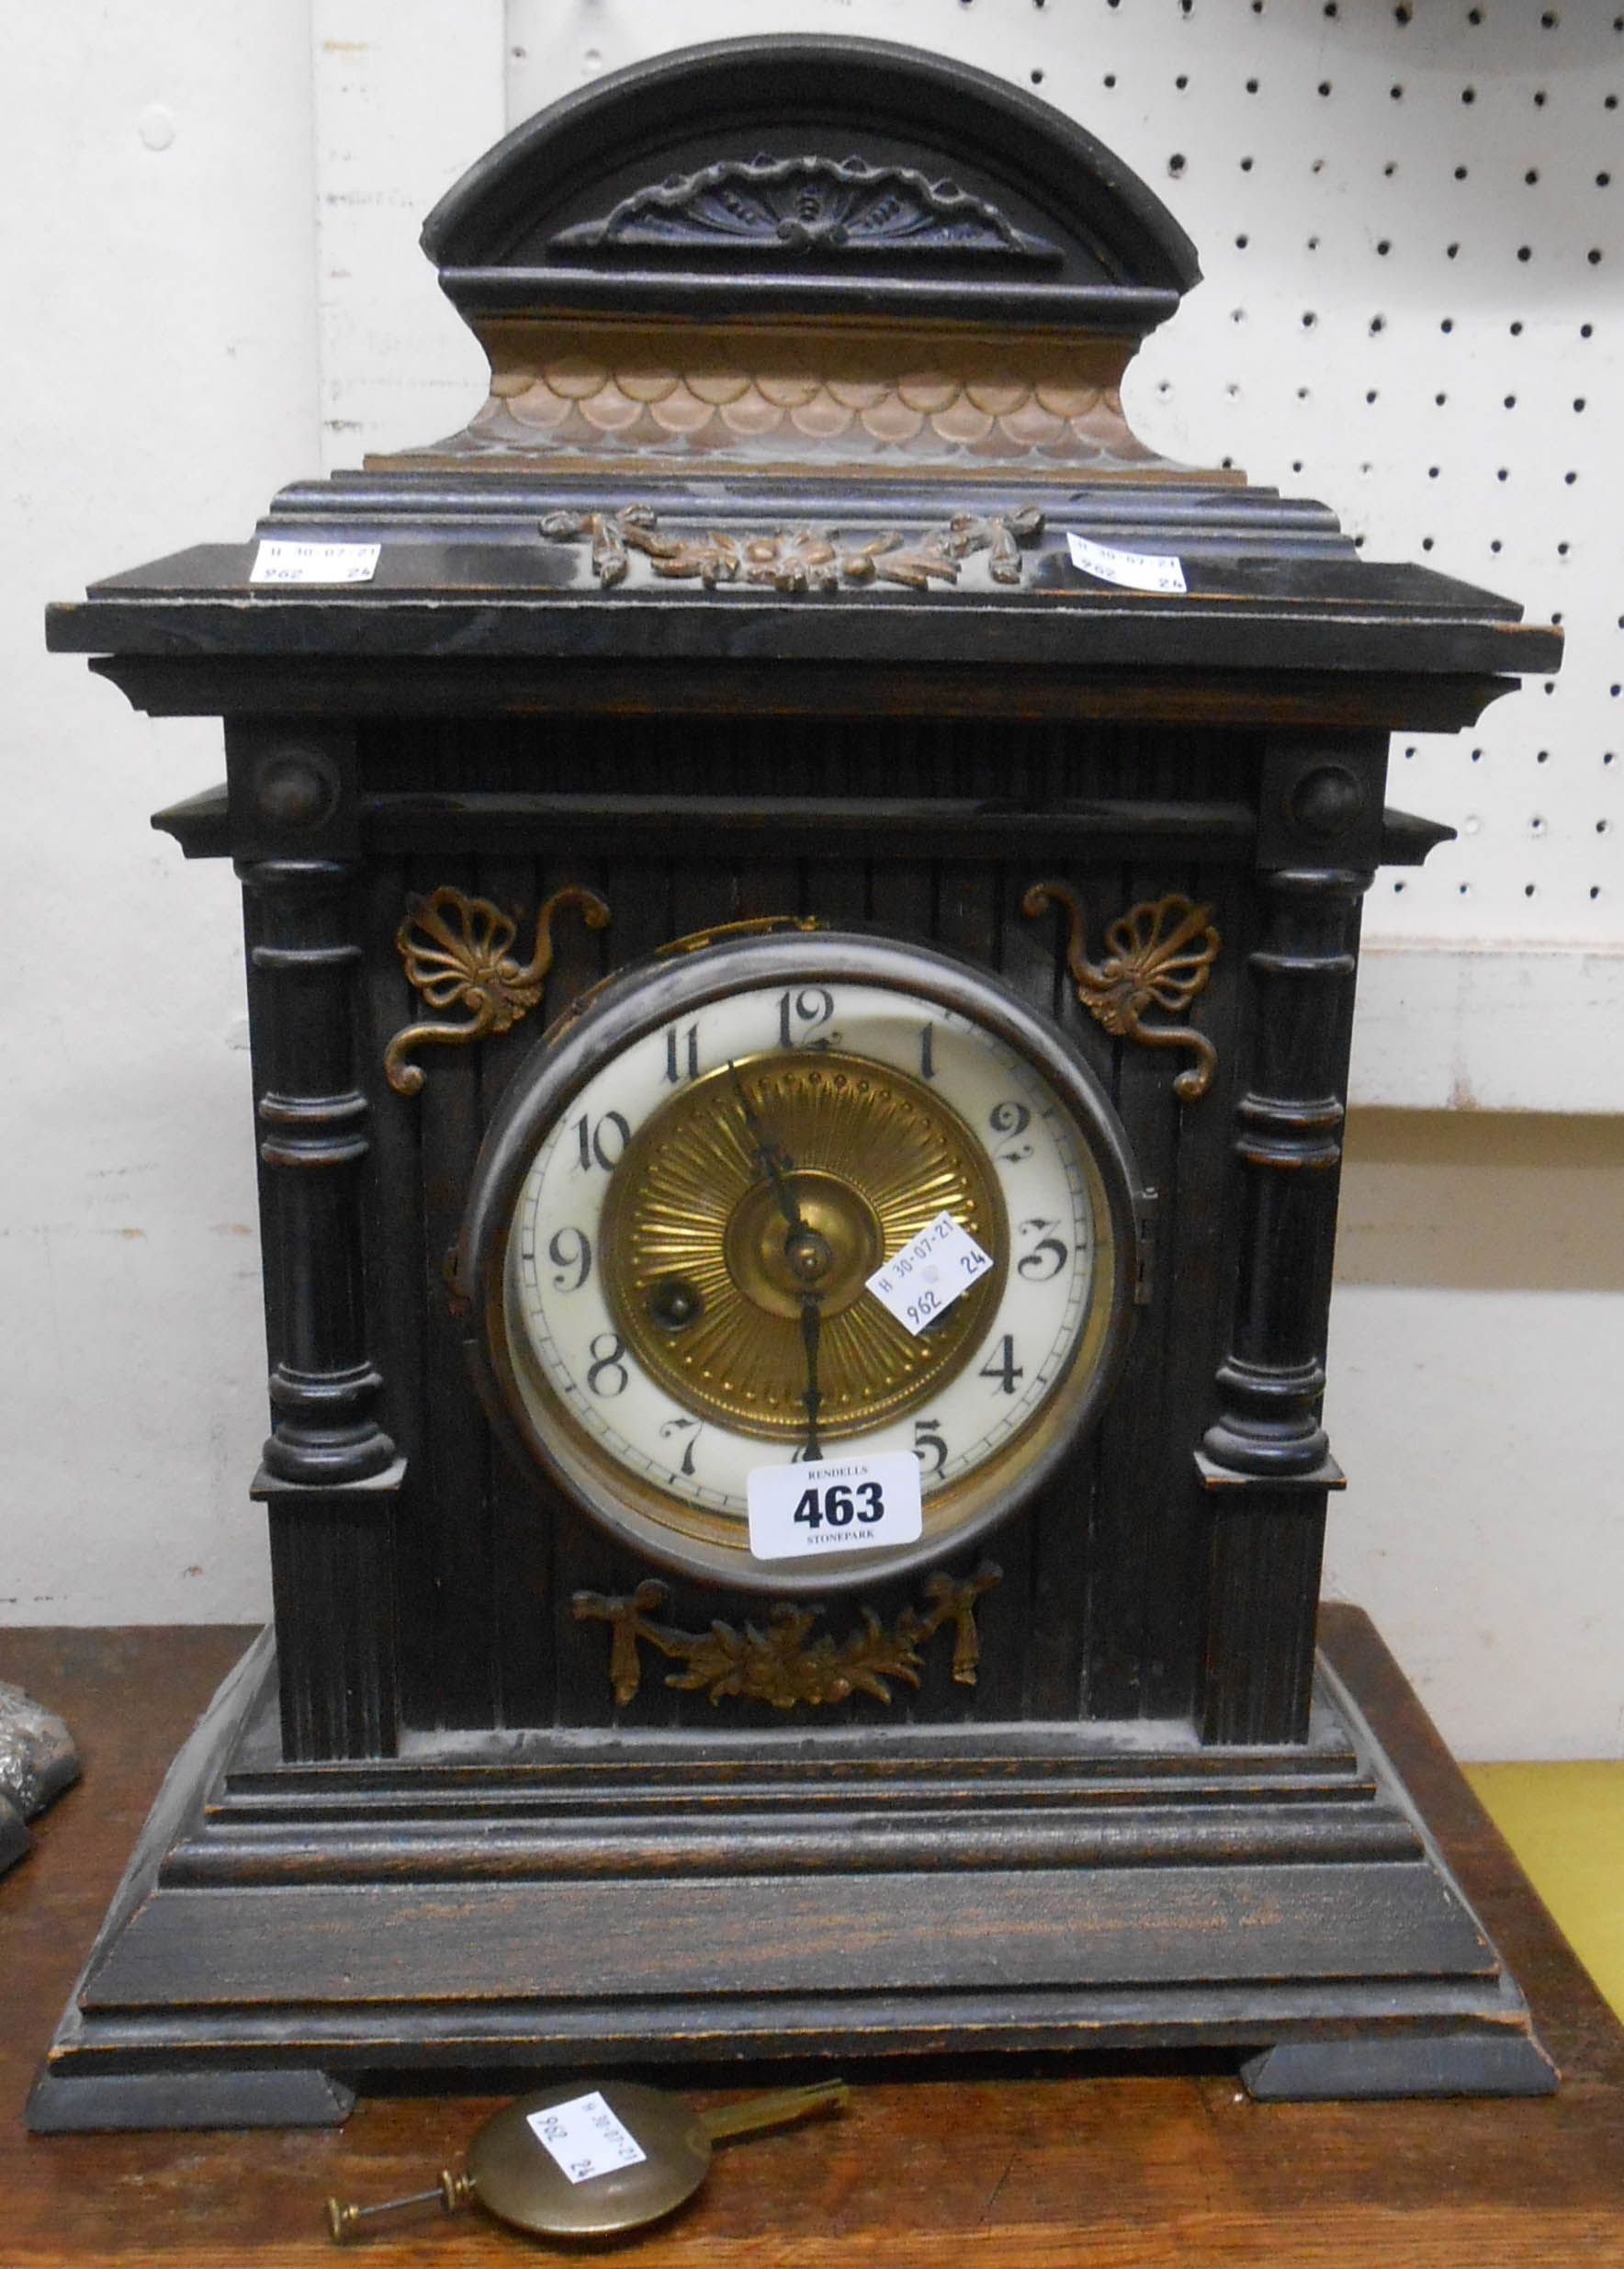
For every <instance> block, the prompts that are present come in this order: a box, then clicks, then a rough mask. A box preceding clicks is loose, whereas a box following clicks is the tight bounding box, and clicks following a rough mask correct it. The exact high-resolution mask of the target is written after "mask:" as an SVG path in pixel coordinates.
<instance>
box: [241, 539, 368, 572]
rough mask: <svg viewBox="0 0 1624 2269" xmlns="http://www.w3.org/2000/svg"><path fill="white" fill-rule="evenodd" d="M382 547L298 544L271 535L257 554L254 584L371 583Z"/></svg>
mask: <svg viewBox="0 0 1624 2269" xmlns="http://www.w3.org/2000/svg"><path fill="white" fill-rule="evenodd" d="M382 549H383V546H382V545H381V544H299V543H295V542H294V541H293V540H292V538H291V537H289V536H266V537H265V538H264V540H263V541H262V542H261V544H260V547H259V549H258V550H257V551H256V552H255V553H254V565H253V566H252V567H251V568H250V569H249V570H248V580H249V581H250V582H251V583H369V582H370V581H372V579H373V577H374V576H375V575H376V574H377V573H378V555H379V554H380V552H381V551H382Z"/></svg>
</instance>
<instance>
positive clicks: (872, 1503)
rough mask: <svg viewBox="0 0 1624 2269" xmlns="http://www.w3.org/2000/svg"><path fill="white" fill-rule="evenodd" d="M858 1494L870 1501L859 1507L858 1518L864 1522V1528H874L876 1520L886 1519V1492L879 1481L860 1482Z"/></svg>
mask: <svg viewBox="0 0 1624 2269" xmlns="http://www.w3.org/2000/svg"><path fill="white" fill-rule="evenodd" d="M857 1494H858V1496H860V1497H866V1498H867V1499H868V1502H867V1504H866V1505H860V1506H859V1507H857V1518H858V1519H859V1520H861V1521H862V1523H863V1527H864V1528H865V1529H866V1528H872V1527H873V1526H874V1522H875V1521H876V1520H884V1518H885V1491H884V1490H883V1489H882V1488H881V1487H880V1484H879V1483H878V1482H877V1481H860V1482H859V1483H858V1484H857Z"/></svg>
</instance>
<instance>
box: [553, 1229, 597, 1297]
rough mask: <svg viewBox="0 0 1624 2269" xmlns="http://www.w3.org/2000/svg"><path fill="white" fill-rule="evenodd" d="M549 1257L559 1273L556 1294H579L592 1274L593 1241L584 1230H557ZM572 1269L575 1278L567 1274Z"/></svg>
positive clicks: (556, 1279)
mask: <svg viewBox="0 0 1624 2269" xmlns="http://www.w3.org/2000/svg"><path fill="white" fill-rule="evenodd" d="M547 1259H549V1260H550V1261H551V1262H552V1264H553V1266H554V1268H555V1269H557V1270H558V1275H557V1276H555V1277H554V1279H553V1290H554V1291H555V1292H559V1293H578V1292H579V1291H580V1290H581V1286H582V1285H583V1284H584V1283H585V1282H586V1281H587V1278H588V1277H589V1276H591V1274H592V1239H591V1237H590V1236H588V1235H587V1233H586V1231H585V1230H584V1229H555V1230H554V1232H553V1234H552V1236H551V1238H550V1239H549V1241H548V1244H547ZM570 1269H573V1270H574V1271H575V1274H574V1275H573V1276H570V1275H569V1274H567V1273H566V1272H567V1271H568V1270H570Z"/></svg>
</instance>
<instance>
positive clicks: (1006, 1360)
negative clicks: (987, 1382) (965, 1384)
mask: <svg viewBox="0 0 1624 2269" xmlns="http://www.w3.org/2000/svg"><path fill="white" fill-rule="evenodd" d="M977 1376H978V1377H980V1378H983V1379H992V1380H996V1382H997V1383H998V1389H999V1391H1000V1393H1002V1394H1014V1392H1015V1382H1016V1380H1017V1379H1024V1378H1025V1376H1026V1373H1025V1372H1024V1371H1022V1370H1021V1366H1020V1364H1019V1363H1018V1362H1017V1361H1016V1360H1015V1341H1014V1338H1013V1336H1012V1335H1011V1334H1010V1333H1009V1332H1006V1333H1005V1334H1004V1336H1003V1338H1001V1339H1000V1340H999V1342H998V1355H997V1357H996V1359H995V1360H993V1361H992V1362H990V1363H983V1364H982V1366H981V1369H980V1372H978V1373H977Z"/></svg>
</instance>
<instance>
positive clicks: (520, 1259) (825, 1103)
mask: <svg viewBox="0 0 1624 2269" xmlns="http://www.w3.org/2000/svg"><path fill="white" fill-rule="evenodd" d="M752 948H753V950H751V949H752ZM679 966H680V968H681V973H682V977H683V978H684V979H685V980H686V982H685V983H683V984H682V987H681V988H675V987H673V986H672V984H671V976H672V974H673V971H672V970H671V968H669V967H667V968H661V969H660V970H659V971H658V974H657V976H655V977H653V978H649V977H648V976H647V975H646V976H645V978H644V981H643V984H642V986H641V987H639V985H638V984H637V981H636V973H628V976H627V977H626V978H623V979H622V980H618V981H617V986H616V988H615V998H614V999H611V998H610V996H609V995H608V994H605V995H603V996H600V998H599V999H598V1000H597V1001H596V1002H595V1003H594V1005H593V1007H592V1009H590V1010H588V1011H587V1012H586V1014H585V1015H584V1016H583V1017H582V1019H581V1022H580V1023H579V1024H578V1025H577V1026H576V1027H575V1028H573V1029H572V1031H571V1032H570V1034H569V1035H568V1039H567V1041H566V1043H565V1045H566V1046H567V1047H568V1048H569V1050H570V1058H571V1063H570V1069H571V1070H572V1071H573V1072H575V1073H576V1074H577V1075H578V1076H575V1077H572V1078H570V1077H566V1076H563V1073H564V1067H562V1066H561V1065H557V1064H548V1063H547V1062H546V1061H545V1060H544V1062H543V1063H542V1065H541V1066H540V1067H538V1075H537V1078H536V1081H535V1082H534V1083H526V1084H524V1085H523V1086H522V1087H521V1089H520V1101H518V1102H517V1104H516V1105H514V1107H513V1112H512V1114H511V1118H512V1123H510V1124H509V1125H507V1126H505V1127H503V1128H502V1129H497V1130H493V1136H494V1150H495V1155H496V1157H497V1159H498V1160H499V1161H500V1162H501V1168H502V1170H501V1172H500V1173H499V1174H498V1175H497V1177H496V1179H497V1180H500V1181H502V1183H503V1184H504V1185H505V1187H504V1190H503V1191H502V1194H501V1196H500V1197H498V1198H496V1199H494V1200H493V1202H491V1203H488V1204H484V1205H482V1204H480V1203H479V1202H476V1204H475V1206H474V1208H473V1220H474V1231H475V1236H474V1241H475V1243H476V1244H479V1245H482V1247H483V1249H484V1254H485V1259H484V1265H483V1269H482V1270H479V1271H477V1272H478V1273H481V1274H482V1277H483V1281H484V1286H485V1315H486V1346H487V1353H488V1356H489V1358H490V1368H491V1373H492V1374H493V1375H494V1378H495V1381H496V1383H497V1385H498V1388H499V1391H500V1393H501V1394H502V1401H503V1404H504V1405H505V1408H506V1412H507V1415H508V1417H510V1418H511V1419H516V1421H517V1424H518V1430H519V1432H520V1434H521V1436H522V1438H523V1440H524V1445H525V1446H526V1448H527V1449H529V1450H530V1451H532V1452H534V1453H538V1454H539V1455H540V1457H541V1459H542V1462H544V1463H545V1464H546V1465H547V1466H548V1467H549V1468H550V1469H551V1470H552V1471H553V1472H554V1473H557V1474H558V1476H559V1477H560V1478H562V1479H564V1480H565V1481H566V1483H567V1484H568V1485H569V1486H570V1489H571V1491H572V1493H573V1494H575V1495H576V1496H578V1497H579V1498H580V1499H581V1501H582V1502H583V1503H584V1504H585V1506H586V1507H587V1509H588V1510H590V1511H592V1512H594V1513H596V1514H597V1515H598V1516H599V1517H600V1518H603V1519H604V1520H605V1521H606V1522H607V1523H608V1525H610V1526H611V1527H613V1528H615V1530H618V1531H619V1532H620V1533H622V1534H626V1535H630V1536H632V1537H635V1538H636V1540H637V1541H638V1542H639V1543H640V1544H641V1545H642V1546H643V1547H644V1548H645V1549H646V1550H648V1552H650V1553H651V1554H652V1555H653V1556H654V1557H656V1558H660V1559H662V1560H664V1561H666V1562H667V1563H673V1564H676V1565H679V1566H682V1567H684V1568H686V1569H688V1570H689V1571H690V1572H692V1573H699V1574H706V1575H722V1576H724V1577H725V1578H726V1579H727V1580H728V1581H730V1582H733V1583H736V1584H742V1585H744V1586H756V1587H760V1588H771V1589H774V1590H779V1591H782V1590H784V1589H785V1588H790V1589H794V1588H799V1587H804V1586H806V1585H807V1584H808V1583H809V1582H811V1583H815V1584H816V1586H817V1587H818V1588H827V1587H829V1586H838V1585H839V1584H840V1582H842V1581H852V1580H856V1577H857V1573H858V1572H856V1571H853V1573H852V1574H851V1575H850V1576H848V1575H846V1574H845V1572H844V1571H834V1570H831V1569H830V1568H829V1566H828V1565H827V1564H825V1563H819V1565H818V1569H817V1571H816V1574H815V1575H808V1574H807V1573H806V1572H803V1571H800V1570H798V1569H796V1570H786V1569H785V1567H784V1565H783V1564H782V1563H758V1562H755V1561H754V1560H752V1558H751V1555H750V1550H749V1533H748V1523H747V1487H748V1483H749V1477H750V1473H751V1471H752V1470H753V1469H755V1468H757V1467H760V1466H762V1465H767V1464H782V1463H784V1462H791V1461H797V1460H806V1459H808V1458H819V1457H821V1458H829V1457H832V1456H837V1455H847V1454H861V1455H864V1456H868V1455H876V1456H877V1455H881V1454H885V1453H888V1452H898V1451H900V1452H904V1453H906V1454H908V1455H910V1456H912V1457H913V1458H914V1459H915V1460H916V1461H917V1462H918V1464H919V1475H920V1482H921V1488H922V1495H923V1507H924V1543H923V1545H922V1546H917V1547H904V1548H901V1549H900V1550H897V1551H894V1552H886V1553H885V1554H883V1555H881V1554H872V1555H865V1565H864V1568H863V1571H862V1573H863V1575H866V1576H867V1577H868V1579H869V1580H871V1581H872V1578H873V1575H874V1566H875V1563H876V1561H878V1560H881V1559H883V1560H884V1562H885V1563H886V1564H889V1565H891V1566H900V1565H902V1564H904V1563H906V1562H908V1561H910V1560H912V1559H917V1558H919V1557H921V1556H929V1555H930V1554H933V1553H934V1552H938V1551H940V1550H941V1549H942V1547H943V1546H944V1545H945V1544H947V1543H948V1542H950V1541H952V1542H958V1541H963V1539H964V1538H965V1537H966V1536H967V1535H969V1534H971V1533H974V1532H976V1530H979V1529H981V1528H983V1527H985V1526H986V1525H987V1522H988V1520H989V1519H991V1518H997V1517H998V1515H999V1514H1000V1513H1001V1512H1002V1511H1004V1510H1007V1509H1008V1508H1009V1506H1010V1505H1011V1504H1013V1503H1014V1502H1015V1501H1017V1499H1018V1497H1019V1496H1021V1495H1022V1494H1025V1493H1026V1492H1027V1491H1029V1490H1030V1489H1031V1488H1032V1486H1033V1485H1035V1483H1036V1481H1037V1480H1038V1479H1039V1478H1041V1475H1042V1473H1043V1470H1045V1468H1046V1465H1047V1463H1048V1462H1050V1460H1051V1458H1052V1457H1053V1455H1054V1452H1055V1451H1056V1449H1057V1448H1058V1447H1063V1446H1064V1444H1065V1442H1066V1440H1068V1439H1072V1438H1073V1436H1074V1435H1075V1432H1076V1430H1077V1427H1078V1426H1079V1425H1081V1424H1082V1423H1084V1422H1085V1420H1086V1418H1087V1417H1088V1414H1089V1412H1090V1411H1091V1410H1092V1409H1093V1408H1094V1407H1095V1406H1097V1404H1098V1401H1099V1399H1100V1397H1101V1395H1102V1394H1103V1393H1104V1391H1105V1388H1106V1385H1107V1384H1108V1382H1109V1374H1110V1372H1111V1369H1112V1368H1113V1365H1114V1360H1115V1358H1116V1355H1117V1353H1118V1352H1119V1350H1120V1345H1121V1341H1122V1337H1123V1335H1124V1333H1125V1330H1126V1326H1127V1307H1126V1293H1125V1286H1126V1270H1127V1262H1128V1252H1127V1247H1128V1244H1129V1241H1130V1239H1131V1236H1132V1196H1131V1192H1130V1190H1129V1188H1128V1180H1129V1178H1128V1174H1127V1170H1126V1164H1125V1156H1124V1153H1123V1151H1122V1145H1121V1138H1120V1135H1119V1134H1118V1133H1117V1130H1116V1129H1115V1125H1114V1121H1113V1120H1112V1119H1111V1113H1110V1108H1109V1105H1108V1104H1107V1103H1106V1102H1105V1101H1104V1098H1103V1097H1102V1096H1101V1095H1100V1093H1099V1092H1098V1090H1097V1089H1096V1088H1095V1086H1094V1083H1093V1082H1092V1079H1091V1078H1090V1076H1089V1075H1088V1073H1087V1072H1086V1070H1085V1069H1084V1068H1083V1067H1082V1066H1081V1065H1080V1064H1079V1063H1077V1061H1076V1060H1075V1059H1074V1058H1072V1057H1071V1055H1070V1054H1069V1051H1068V1050H1066V1048H1065V1047H1064V1045H1063V1044H1061V1043H1060V1042H1059V1041H1058V1039H1057V1037H1056V1035H1055V1034H1054V1032H1053V1031H1052V1029H1051V1028H1049V1027H1047V1026H1045V1025H1043V1023H1041V1022H1040V1021H1039V1020H1037V1019H1036V1018H1034V1017H1032V1014H1031V1012H1030V1011H1028V1010H1025V1009H1024V1008H1023V1007H1022V1006H1021V1004H1020V1003H1019V1002H1017V1001H1015V1000H1013V999H1012V998H1011V997H1010V996H1009V995H1007V994H1006V993H1004V992H1003V990H1002V988H998V987H997V986H995V985H994V984H993V983H992V981H991V980H989V979H986V978H981V977H978V976H975V975H974V973H972V972H970V971H968V970H965V969H963V968H961V967H960V966H959V965H956V964H953V963H950V962H947V961H946V960H945V959H944V958H943V957H942V956H937V955H932V954H921V953H919V952H918V951H917V950H912V951H905V950H904V949H902V948H898V947H890V946H887V945H885V944H883V943H880V942H878V941H874V940H870V939H860V938H847V939H841V938H839V937H829V936H818V935H815V936H810V937H808V936H804V935H795V936H776V937H773V938H764V939H757V940H751V941H735V942H732V943H728V944H726V945H722V946H715V947H711V948H709V949H707V950H705V951H703V952H701V953H698V954H694V955H693V956H691V957H690V958H688V959H687V960H685V961H684V962H682V964H681V965H679ZM594 1028H595V1029H594ZM594 1037H595V1038H596V1039H597V1040H598V1041H599V1042H600V1043H601V1044H600V1045H598V1046H596V1047H594V1046H593V1045H592V1041H593V1039H594ZM549 1070H551V1071H554V1072H555V1075H556V1076H555V1077H554V1078H552V1079H550V1080H549V1078H548V1077H547V1074H548V1072H549ZM519 1084H520V1083H516V1086H517V1085H519ZM510 1100H511V1099H510ZM943 1215H945V1216H947V1217H948V1218H949V1219H950V1220H951V1221H952V1222H953V1223H954V1224H956V1225H957V1226H958V1227H959V1228H960V1229H962V1230H963V1231H964V1233H965V1234H966V1235H967V1236H968V1237H969V1238H970V1239H971V1240H972V1241H973V1244H974V1246H975V1247H977V1248H979V1251H980V1252H981V1253H982V1254H985V1255H986V1256H987V1264H988V1265H986V1266H984V1267H983V1266H982V1264H981V1263H980V1262H978V1261H975V1262H973V1264H972V1265H974V1266H976V1267H979V1268H981V1271H982V1272H981V1273H980V1274H979V1275H977V1276H976V1277H975V1279H974V1281H969V1280H968V1279H967V1280H966V1282H965V1286H964V1290H963V1291H962V1292H959V1293H957V1294H956V1296H951V1294H950V1295H949V1296H947V1297H945V1298H944V1300H943V1304H942V1306H941V1307H940V1308H939V1309H938V1311H937V1312H936V1313H935V1314H933V1315H931V1316H930V1318H929V1319H928V1320H927V1321H926V1322H925V1324H924V1327H923V1328H922V1329H919V1330H917V1331H916V1330H913V1329H910V1328H909V1326H908V1323H907V1322H905V1321H903V1320H900V1319H899V1318H898V1316H897V1315H894V1314H893V1313H892V1312H891V1311H890V1309H889V1308H888V1307H887V1306H886V1305H885V1304H884V1303H882V1301H881V1300H880V1299H879V1298H878V1297H877V1296H876V1293H875V1292H874V1290H872V1289H871V1288H870V1285H869V1280H870V1278H871V1277H873V1276H874V1273H875V1271H876V1270H880V1269H881V1268H882V1267H883V1266H884V1265H885V1263H887V1262H890V1261H893V1260H894V1259H896V1258H897V1255H898V1254H899V1253H901V1252H902V1251H903V1250H904V1248H905V1247H908V1246H909V1245H910V1244H911V1243H912V1241H913V1240H914V1239H915V1238H916V1237H917V1236H919V1233H920V1232H921V1231H923V1230H925V1229H926V1228H927V1227H928V1226H929V1225H930V1224H931V1223H932V1222H934V1221H937V1220H938V1219H940V1218H941V1217H942V1216H943Z"/></svg>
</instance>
